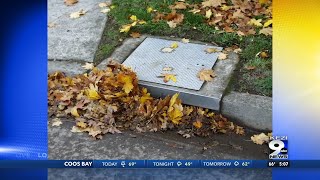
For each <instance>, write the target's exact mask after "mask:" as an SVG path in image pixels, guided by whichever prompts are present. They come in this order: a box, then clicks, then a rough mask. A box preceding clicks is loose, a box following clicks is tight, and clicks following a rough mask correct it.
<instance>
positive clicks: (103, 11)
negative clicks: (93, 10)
mask: <svg viewBox="0 0 320 180" xmlns="http://www.w3.org/2000/svg"><path fill="white" fill-rule="evenodd" d="M100 12H102V13H104V14H106V13H108V12H110V9H109V8H104V9H102V10H101V11H100Z"/></svg>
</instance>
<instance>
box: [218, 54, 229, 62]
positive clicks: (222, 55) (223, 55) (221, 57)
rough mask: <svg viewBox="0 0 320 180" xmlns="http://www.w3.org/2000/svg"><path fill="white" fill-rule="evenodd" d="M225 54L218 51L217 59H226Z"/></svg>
mask: <svg viewBox="0 0 320 180" xmlns="http://www.w3.org/2000/svg"><path fill="white" fill-rule="evenodd" d="M227 56H228V55H227V54H225V53H220V54H219V55H218V59H219V60H225V59H227Z"/></svg>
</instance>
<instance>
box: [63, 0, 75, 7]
mask: <svg viewBox="0 0 320 180" xmlns="http://www.w3.org/2000/svg"><path fill="white" fill-rule="evenodd" d="M77 2H78V0H64V4H65V5H67V6H72V5H74V4H76V3H77Z"/></svg>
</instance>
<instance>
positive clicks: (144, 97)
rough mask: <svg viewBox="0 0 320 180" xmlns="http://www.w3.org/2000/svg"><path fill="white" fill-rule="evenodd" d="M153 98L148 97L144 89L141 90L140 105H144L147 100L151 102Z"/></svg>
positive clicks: (148, 94)
mask: <svg viewBox="0 0 320 180" xmlns="http://www.w3.org/2000/svg"><path fill="white" fill-rule="evenodd" d="M152 99H153V98H152V97H151V96H150V93H148V90H147V89H146V88H143V89H142V96H141V98H140V103H144V102H146V101H147V100H152Z"/></svg>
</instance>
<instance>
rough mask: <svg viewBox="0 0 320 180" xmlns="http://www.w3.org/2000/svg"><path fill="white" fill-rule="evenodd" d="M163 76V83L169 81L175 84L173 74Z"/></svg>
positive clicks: (175, 79) (175, 80)
mask: <svg viewBox="0 0 320 180" xmlns="http://www.w3.org/2000/svg"><path fill="white" fill-rule="evenodd" d="M163 76H164V79H163V82H165V83H167V82H169V81H170V80H171V81H173V82H177V78H176V75H175V74H163Z"/></svg>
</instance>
